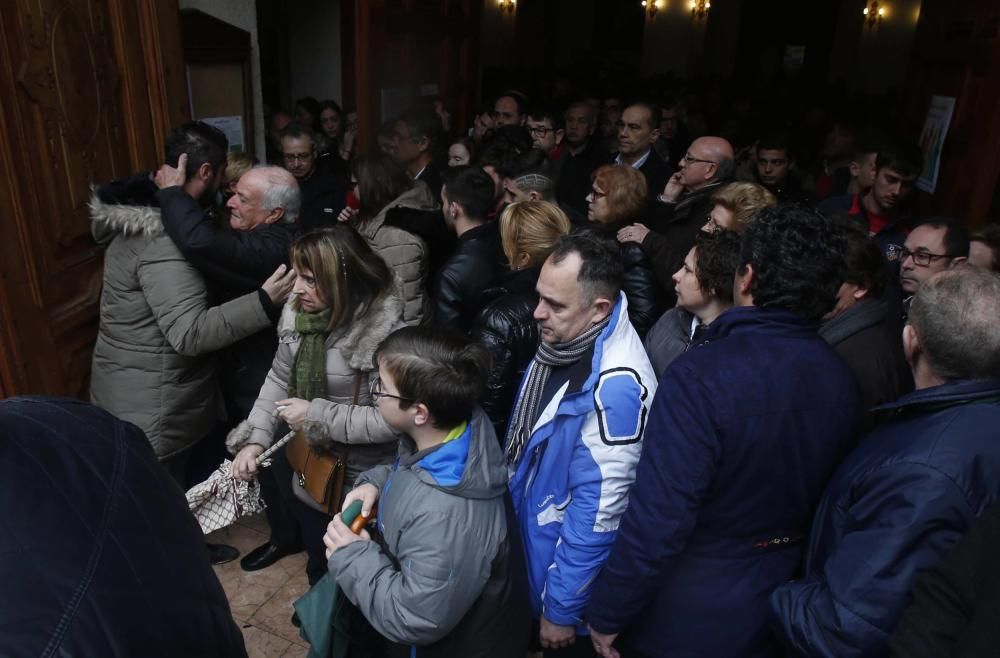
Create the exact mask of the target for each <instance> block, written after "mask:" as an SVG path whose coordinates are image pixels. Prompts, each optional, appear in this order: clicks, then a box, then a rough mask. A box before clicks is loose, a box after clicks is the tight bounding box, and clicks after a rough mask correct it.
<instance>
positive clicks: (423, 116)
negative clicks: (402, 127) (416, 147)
mask: <svg viewBox="0 0 1000 658" xmlns="http://www.w3.org/2000/svg"><path fill="white" fill-rule="evenodd" d="M398 121H400V122H401V123H404V124H406V130H407V131H409V133H410V141H412V142H414V143H416V142H419V141H420V140H422V139H426V140H427V145H428V146H427V149H428V151H430V152H431V153H433V152H434V149H436V148H437V147H439V146H440V144H441V119H440V118H438V116H437V115H436V114H434V112H433V111H431V110H427V109H426V108H416V109H411V110H410V111H409V112H407V113H406V114H404V115H403V116H401V117H399V119H398Z"/></svg>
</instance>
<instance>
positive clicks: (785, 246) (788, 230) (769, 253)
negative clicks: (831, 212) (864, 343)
mask: <svg viewBox="0 0 1000 658" xmlns="http://www.w3.org/2000/svg"><path fill="white" fill-rule="evenodd" d="M842 252H843V240H842V239H841V238H840V236H839V235H838V234H837V233H835V232H834V231H831V230H830V220H828V219H827V218H826V217H824V216H823V215H821V214H820V213H819V212H817V211H816V210H813V209H811V208H806V207H804V206H799V205H796V204H788V203H785V204H778V205H776V206H771V207H769V208H763V209H761V210H760V211H759V212H758V213H757V215H756V216H755V217H754V220H753V221H752V222H750V223H748V224H747V226H746V228H745V229H744V230H743V244H742V248H741V250H740V271H741V272H742V271H745V270H746V266H747V265H752V266H753V270H754V277H753V281H752V282H751V284H750V294H751V295H753V302H754V305H755V306H759V307H761V308H777V309H785V310H788V311H793V312H795V313H798V314H800V315H802V316H805V317H806V318H808V319H810V320H815V321H819V320H820V319H821V318H822V317H823V316H824V315H826V313H827V312H828V311H830V309H832V308H833V306H834V304H835V303H836V301H837V291H838V290H839V289H840V280H839V276H838V274H839V272H840V266H841V258H842V255H841V254H842Z"/></svg>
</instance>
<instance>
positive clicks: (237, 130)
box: [199, 116, 246, 152]
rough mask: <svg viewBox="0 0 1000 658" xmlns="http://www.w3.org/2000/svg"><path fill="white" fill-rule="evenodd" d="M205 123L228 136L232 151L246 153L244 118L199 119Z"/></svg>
mask: <svg viewBox="0 0 1000 658" xmlns="http://www.w3.org/2000/svg"><path fill="white" fill-rule="evenodd" d="M199 121H204V122H205V123H207V124H209V125H212V126H215V127H216V128H218V129H219V130H221V131H222V132H223V133H225V135H226V139H228V140H229V150H230V151H236V152H239V151H244V150H246V147H245V146H244V141H243V117H241V116H234V117H204V118H202V119H199Z"/></svg>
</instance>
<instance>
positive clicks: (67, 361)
mask: <svg viewBox="0 0 1000 658" xmlns="http://www.w3.org/2000/svg"><path fill="white" fill-rule="evenodd" d="M162 62H168V63H169V64H170V65H169V66H165V65H164V64H162ZM182 69H183V57H182V55H181V50H180V32H179V17H178V14H177V7H176V2H161V1H160V0H7V1H5V2H4V3H3V6H2V8H0V110H2V111H0V162H2V163H3V164H2V167H0V169H2V171H3V172H4V175H3V176H2V177H0V213H2V218H0V394H2V395H17V394H26V393H32V394H34V393H38V394H42V393H44V394H60V395H70V396H85V395H86V392H87V384H88V381H89V378H90V358H91V350H92V348H93V344H94V339H95V336H96V330H97V317H98V300H99V296H100V289H101V273H102V259H101V255H102V252H101V250H100V249H99V248H98V247H97V246H96V245H95V244H94V242H93V240H92V239H91V237H90V223H89V219H88V214H87V201H88V198H89V196H90V186H91V185H92V184H93V183H98V182H103V181H108V180H112V179H113V178H116V177H120V176H124V175H128V174H129V173H131V172H132V171H136V170H139V169H141V168H151V167H153V166H154V165H155V164H156V162H157V160H158V155H157V153H158V152H159V150H160V147H159V146H158V145H159V144H161V143H162V141H163V135H164V134H165V131H166V129H167V127H168V126H169V125H170V124H171V123H173V122H175V121H177V120H179V119H181V118H183V112H184V109H183V108H185V107H186V105H187V100H186V97H185V96H184V88H183V86H180V87H179V96H180V97H179V98H178V97H177V96H178V84H177V83H178V80H179V77H178V76H179V74H180V73H181V71H182Z"/></svg>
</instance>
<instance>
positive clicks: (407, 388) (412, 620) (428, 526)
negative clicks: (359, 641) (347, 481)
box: [324, 327, 529, 658]
mask: <svg viewBox="0 0 1000 658" xmlns="http://www.w3.org/2000/svg"><path fill="white" fill-rule="evenodd" d="M375 360H376V362H377V363H378V372H379V379H378V380H376V381H375V382H373V385H372V390H371V392H372V398H373V400H374V404H375V405H376V407H377V408H378V410H379V412H381V414H382V416H383V418H385V421H386V422H387V423H388V424H389V425H390V426H391V427H393V428H394V429H395V430H397V431H398V432H399V433H400V434H401V435H402V436H401V439H400V448H399V456H398V458H397V459H396V462H395V464H393V465H391V466H389V465H386V466H379V467H376V468H374V469H372V470H370V471H367V472H366V473H363V474H362V475H361V476H360V477H359V478H358V480H357V486H356V487H355V489H354V490H353V491H351V492H350V493H349V494H348V495H347V498H346V500H345V501H344V508H345V509H346V508H347V506H348V505H350V504H351V503H352V502H354V501H355V500H361V501H362V514H364V515H365V516H368V515H370V514H371V511H372V509H373V507H374V505H375V502H376V501H377V502H378V505H379V510H378V516H377V529H378V534H379V535H380V539H379V540H378V541H373V540H372V537H371V536H370V535H369V534H368V532H367V531H362V532H361V534H360V535H355V534H353V533H352V532H351V531H350V529H349V528H348V527H347V526H346V525H344V523H343V521H341V519H340V516H339V515H338V516H335V517H334V520H333V522H332V523H331V524H330V525H329V527H328V529H327V533H326V536H325V537H324V541H325V543H326V546H327V557H328V559H329V569H330V572H331V574H333V576H334V578H336V580H337V583H338V584H339V585H340V587H341V589H342V590H343V591H344V593H345V594H346V595H347V597H348V598H349V599H350V600H351V602H352V603H354V604H355V605H357V607H358V608H359V609H360V610H361V612H362V614H363V615H364V616H365V618H366V619H367V620H368V621H369V622H370V623H371V624H372V626H373V627H374V628H375V629H376V630H377V631H378V632H379V633H380V634H381V635H382V636H383V637H385V638H386V639H387V640H388V641H389V642H390V644H391V645H392V648H391V649H390V650H389V652H388V655H397V654H398V655H419V656H428V657H430V656H442V657H446V656H470V655H475V656H484V657H487V656H488V657H496V658H507V657H508V656H518V655H520V656H523V655H525V654H526V652H527V637H528V628H529V627H528V618H527V616H526V612H525V611H526V610H527V605H526V601H525V600H523V592H522V591H521V589H520V588H518V587H517V586H516V583H517V582H518V580H520V578H516V577H515V576H516V575H517V574H516V573H515V568H517V567H518V565H519V564H520V551H521V548H520V546H519V545H518V544H517V543H515V542H514V540H513V536H515V535H514V534H512V532H511V530H512V528H513V526H512V525H509V524H508V520H507V519H508V513H507V510H506V507H505V502H504V496H505V492H506V485H507V471H506V466H505V460H504V458H503V455H502V453H501V451H500V445H499V443H498V442H497V439H496V434H495V433H494V431H493V426H492V425H491V424H490V421H489V419H488V418H487V417H486V415H485V414H484V413H483V412H482V411H481V410H480V409H479V408H478V407H477V403H476V401H477V400H478V399H479V396H480V393H481V392H482V390H483V388H484V386H485V378H486V374H487V373H488V372H489V355H488V353H487V352H486V350H485V348H483V347H481V346H480V345H478V344H473V343H470V342H469V341H468V340H467V339H465V338H461V337H458V336H457V335H456V334H451V333H448V332H442V331H441V330H440V329H431V328H428V327H406V328H403V329H400V330H398V331H396V332H394V333H393V334H391V335H390V336H389V337H388V338H387V339H386V340H385V341H384V342H383V343H382V344H381V345H380V346H379V349H378V351H377V352H376V355H375ZM521 568H523V567H521ZM417 647H419V649H418V648H417ZM403 651H406V653H405V654H404V653H402V652H403Z"/></svg>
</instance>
